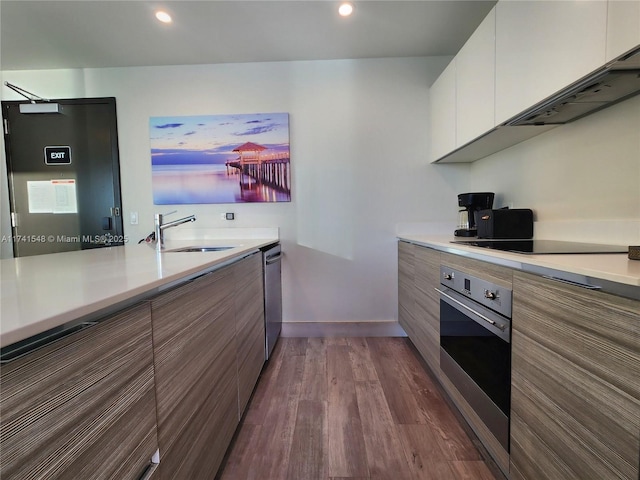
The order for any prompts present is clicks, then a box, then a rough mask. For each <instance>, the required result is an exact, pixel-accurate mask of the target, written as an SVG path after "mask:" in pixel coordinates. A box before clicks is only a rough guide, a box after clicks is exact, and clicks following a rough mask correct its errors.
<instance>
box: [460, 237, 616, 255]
mask: <svg viewBox="0 0 640 480" xmlns="http://www.w3.org/2000/svg"><path fill="white" fill-rule="evenodd" d="M451 243H458V244H461V245H468V246H472V247H482V248H489V249H492V250H501V251H504V252H513V253H523V254H528V255H550V254H595V253H627V252H628V247H624V246H620V245H601V244H597V243H582V242H568V241H560V240H477V239H476V240H453V241H452V242H451Z"/></svg>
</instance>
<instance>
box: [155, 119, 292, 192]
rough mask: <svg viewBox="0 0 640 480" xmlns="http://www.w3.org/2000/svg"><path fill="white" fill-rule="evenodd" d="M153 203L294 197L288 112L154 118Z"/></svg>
mask: <svg viewBox="0 0 640 480" xmlns="http://www.w3.org/2000/svg"><path fill="white" fill-rule="evenodd" d="M149 137H150V146H151V170H152V179H153V180H152V183H153V203H154V204H155V205H176V204H194V203H248V202H290V201H291V168H290V157H289V114H288V113H254V114H238V115H200V116H179V117H151V118H150V119H149Z"/></svg>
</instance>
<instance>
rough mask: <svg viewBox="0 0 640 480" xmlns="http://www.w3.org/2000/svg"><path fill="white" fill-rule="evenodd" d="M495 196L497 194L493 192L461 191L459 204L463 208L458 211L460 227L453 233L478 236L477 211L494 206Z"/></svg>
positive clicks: (460, 235)
mask: <svg viewBox="0 0 640 480" xmlns="http://www.w3.org/2000/svg"><path fill="white" fill-rule="evenodd" d="M494 197H495V194H493V193H491V192H477V193H461V194H460V195H458V206H460V207H462V209H461V210H460V211H459V212H458V228H457V229H456V231H455V232H453V234H454V235H455V236H456V237H475V236H477V234H478V230H477V228H476V212H477V211H478V210H486V209H490V208H491V207H493V198H494ZM462 220H464V222H463V221H462ZM463 223H464V224H463Z"/></svg>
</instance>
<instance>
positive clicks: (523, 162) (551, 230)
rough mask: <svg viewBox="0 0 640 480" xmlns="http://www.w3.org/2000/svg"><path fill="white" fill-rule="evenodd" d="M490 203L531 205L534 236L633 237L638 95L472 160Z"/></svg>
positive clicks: (633, 241) (638, 187) (617, 240)
mask: <svg viewBox="0 0 640 480" xmlns="http://www.w3.org/2000/svg"><path fill="white" fill-rule="evenodd" d="M470 181H471V186H472V189H473V190H476V191H485V190H487V191H493V192H496V193H497V196H496V202H495V203H496V206H497V207H500V206H503V205H508V204H509V203H513V206H514V207H520V208H532V209H533V210H534V213H535V219H536V222H537V223H536V227H535V229H536V231H535V235H536V237H539V238H555V239H566V240H573V241H593V242H598V243H611V244H620V245H638V244H640V96H636V97H633V98H631V99H629V100H626V101H624V102H621V103H619V104H616V105H613V106H611V107H609V108H607V109H605V110H602V111H600V112H597V113H594V114H593V115H590V116H587V117H584V118H582V119H580V120H577V121H575V122H572V123H570V124H567V125H563V126H560V127H558V128H555V129H553V130H550V131H549V132H546V133H543V134H542V135H539V136H537V137H534V138H532V139H530V140H527V141H526V142H523V143H520V144H518V145H515V146H513V147H511V148H509V149H506V150H503V151H501V152H498V153H496V154H494V155H492V156H490V157H486V158H484V159H481V160H479V161H477V162H474V163H473V164H472V167H471V178H470Z"/></svg>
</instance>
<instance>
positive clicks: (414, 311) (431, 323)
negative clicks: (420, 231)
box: [398, 241, 440, 376]
mask: <svg viewBox="0 0 640 480" xmlns="http://www.w3.org/2000/svg"><path fill="white" fill-rule="evenodd" d="M439 284H440V252H438V251H437V250H433V249H431V248H427V247H421V246H418V245H413V244H410V243H407V242H402V241H401V242H398V321H399V323H400V326H401V327H402V328H403V329H404V330H405V332H406V333H407V335H408V336H409V339H410V340H411V342H412V343H413V344H414V345H415V347H416V348H417V349H418V351H419V352H420V354H421V355H422V357H423V358H424V360H425V361H426V362H427V363H428V364H429V366H430V367H431V370H432V371H433V373H434V374H435V375H436V376H437V375H439V372H440V300H439V298H438V294H437V292H436V291H435V288H437V287H438V286H439Z"/></svg>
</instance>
